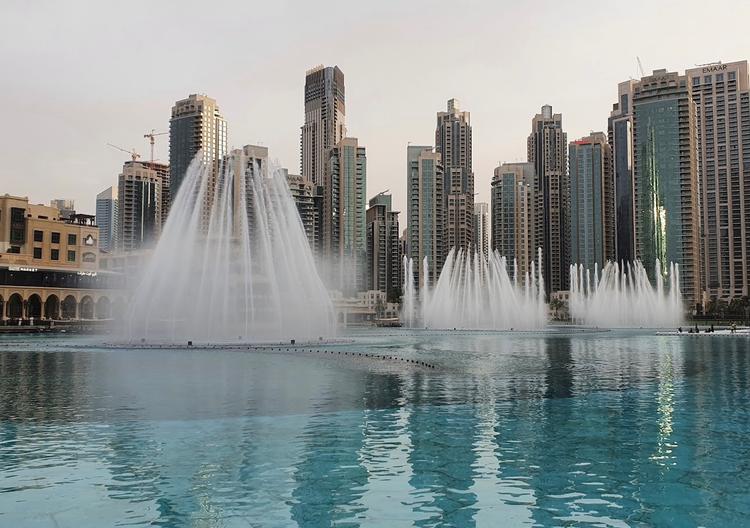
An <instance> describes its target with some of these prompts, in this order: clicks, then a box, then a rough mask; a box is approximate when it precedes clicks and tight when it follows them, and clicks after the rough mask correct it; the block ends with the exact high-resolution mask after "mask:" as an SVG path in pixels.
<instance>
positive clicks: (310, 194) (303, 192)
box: [284, 169, 323, 255]
mask: <svg viewBox="0 0 750 528" xmlns="http://www.w3.org/2000/svg"><path fill="white" fill-rule="evenodd" d="M284 171H285V172H286V181H287V183H288V184H289V191H290V192H291V193H292V198H294V203H295V204H296V205H297V212H298V213H299V217H300V220H301V221H302V227H303V228H304V230H305V235H307V241H308V242H309V244H310V249H311V250H312V252H313V255H317V254H318V250H319V249H320V234H321V222H322V220H323V219H322V211H321V210H319V209H320V208H319V207H318V204H317V202H318V201H321V202H322V196H319V195H318V190H320V193H322V190H323V188H322V187H320V186H316V185H315V184H313V182H311V181H310V180H306V179H304V178H303V177H302V176H299V175H297V174H289V172H288V171H286V169H284Z"/></svg>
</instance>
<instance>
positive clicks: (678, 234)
mask: <svg viewBox="0 0 750 528" xmlns="http://www.w3.org/2000/svg"><path fill="white" fill-rule="evenodd" d="M696 128H697V127H696V105H695V103H694V102H693V99H692V96H691V93H690V85H689V84H688V80H687V77H686V76H681V75H679V74H677V73H671V72H667V71H666V70H655V71H654V72H653V74H652V75H648V76H646V77H644V78H643V79H641V80H640V81H639V82H637V83H636V84H635V86H634V89H633V154H634V170H635V176H634V183H635V186H634V189H635V249H636V257H637V258H639V259H641V261H642V262H643V265H644V266H645V268H646V271H647V272H648V273H649V276H650V278H651V279H652V280H653V279H654V278H655V273H656V270H655V264H656V262H657V259H658V261H659V263H660V265H661V268H660V269H659V273H662V274H665V273H666V272H667V271H668V266H669V263H670V262H675V263H678V264H679V265H680V284H681V290H682V294H683V296H684V299H685V300H686V302H687V303H688V304H689V305H691V304H694V303H698V302H700V301H701V295H700V255H699V243H700V240H699V235H700V232H699V226H700V224H699V209H698V206H699V192H698V190H699V187H698V186H699V182H698V153H697V142H696Z"/></svg>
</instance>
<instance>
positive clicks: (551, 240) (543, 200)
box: [527, 105, 570, 299]
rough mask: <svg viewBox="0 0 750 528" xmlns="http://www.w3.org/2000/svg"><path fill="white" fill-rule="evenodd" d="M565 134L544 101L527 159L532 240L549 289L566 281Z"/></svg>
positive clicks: (548, 291) (561, 286)
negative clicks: (531, 187)
mask: <svg viewBox="0 0 750 528" xmlns="http://www.w3.org/2000/svg"><path fill="white" fill-rule="evenodd" d="M567 147H568V136H567V134H566V133H565V132H563V128H562V115H561V114H553V113H552V107H551V106H549V105H545V106H543V107H542V111H541V113H539V114H536V115H535V116H534V118H533V119H532V121H531V134H530V135H529V138H528V141H527V151H528V161H530V162H531V163H533V164H534V170H535V180H534V201H535V203H534V211H535V219H534V240H535V243H536V244H537V245H539V246H541V248H542V262H543V268H544V270H543V271H544V286H545V289H546V294H547V298H548V299H549V298H550V294H551V293H552V292H556V291H560V290H567V289H568V284H569V281H570V277H569V274H570V270H569V268H570V203H569V197H570V180H569V178H568V156H567Z"/></svg>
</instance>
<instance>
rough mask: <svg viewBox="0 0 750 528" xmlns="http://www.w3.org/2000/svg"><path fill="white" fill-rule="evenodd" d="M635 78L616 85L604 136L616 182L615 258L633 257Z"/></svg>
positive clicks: (626, 258) (630, 258) (628, 258)
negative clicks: (615, 97) (606, 140)
mask: <svg viewBox="0 0 750 528" xmlns="http://www.w3.org/2000/svg"><path fill="white" fill-rule="evenodd" d="M635 83H636V81H634V80H632V79H631V80H628V81H624V82H621V83H620V84H619V85H618V86H617V102H616V103H615V104H614V105H612V112H611V113H610V115H609V120H608V126H607V139H608V141H609V148H610V151H611V152H612V164H611V168H610V170H611V172H612V177H611V178H612V181H614V186H615V198H614V199H615V260H617V262H633V261H634V260H635V216H634V210H635V197H634V194H633V85H634V84H635Z"/></svg>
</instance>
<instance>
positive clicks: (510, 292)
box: [404, 248, 547, 330]
mask: <svg viewBox="0 0 750 528" xmlns="http://www.w3.org/2000/svg"><path fill="white" fill-rule="evenodd" d="M539 259H540V261H539V262H541V250H540V252H539ZM404 263H405V266H406V265H407V261H406V260H405V261H404ZM426 264H427V262H426V261H425V262H424V265H425V266H426ZM513 264H514V265H513V270H514V271H513V278H512V279H511V277H510V275H509V273H508V263H507V260H506V258H505V257H503V256H500V254H499V253H498V252H497V251H495V252H493V253H491V254H490V255H489V257H488V258H484V256H482V255H480V254H478V253H474V254H473V255H472V254H471V253H469V252H465V251H464V250H463V249H459V250H456V249H455V248H454V249H452V250H451V251H450V252H449V253H448V257H447V258H446V261H445V264H444V265H443V268H442V270H441V272H440V278H439V279H438V281H437V283H436V284H435V286H434V287H433V288H430V287H429V286H426V285H425V284H422V287H421V288H420V292H419V294H420V310H419V312H421V324H422V325H424V326H426V327H428V328H462V329H469V328H470V329H483V330H509V329H523V330H530V329H539V328H543V327H544V326H545V325H546V322H547V306H546V304H545V303H544V279H543V277H542V275H541V265H540V264H537V263H534V262H532V263H531V269H530V271H529V272H527V273H525V274H524V276H523V277H519V276H518V273H517V271H516V270H517V269H518V266H517V263H516V262H514V263H513ZM423 276H427V275H426V274H424V275H423ZM405 277H406V279H405V281H404V306H410V307H412V308H410V312H407V311H406V310H405V313H411V314H414V313H415V312H416V311H417V310H416V308H413V307H415V306H416V294H415V293H414V279H413V262H412V261H411V259H409V260H408V267H407V268H406V269H405ZM414 320H415V317H411V318H409V319H407V324H410V325H412V326H413V324H414Z"/></svg>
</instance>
